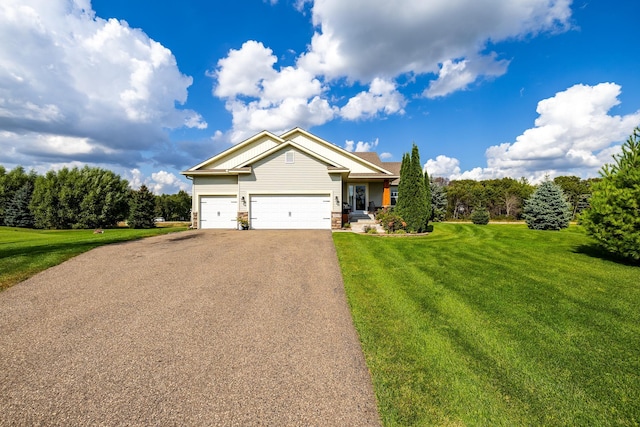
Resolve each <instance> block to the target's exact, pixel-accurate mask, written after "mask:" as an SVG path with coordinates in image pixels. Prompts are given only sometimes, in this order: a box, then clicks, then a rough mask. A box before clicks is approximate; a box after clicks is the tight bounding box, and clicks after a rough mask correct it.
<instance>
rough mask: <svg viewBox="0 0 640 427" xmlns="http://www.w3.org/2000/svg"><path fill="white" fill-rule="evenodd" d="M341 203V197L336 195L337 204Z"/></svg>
mask: <svg viewBox="0 0 640 427" xmlns="http://www.w3.org/2000/svg"><path fill="white" fill-rule="evenodd" d="M339 204H340V198H339V197H338V196H336V205H339Z"/></svg>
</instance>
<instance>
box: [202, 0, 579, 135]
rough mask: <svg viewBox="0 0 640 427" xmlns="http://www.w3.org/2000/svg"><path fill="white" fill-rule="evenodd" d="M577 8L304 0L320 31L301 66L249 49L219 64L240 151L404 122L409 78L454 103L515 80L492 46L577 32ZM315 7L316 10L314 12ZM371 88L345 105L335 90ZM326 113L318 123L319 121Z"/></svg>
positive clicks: (516, 1)
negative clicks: (288, 134) (380, 121)
mask: <svg viewBox="0 0 640 427" xmlns="http://www.w3.org/2000/svg"><path fill="white" fill-rule="evenodd" d="M570 4H571V0H513V1H509V2H505V1H503V0H487V1H484V2H478V1H476V0H461V1H455V2H452V1H449V0H430V1H428V2H425V1H424V0H400V1H399V2H389V1H387V0H350V1H344V0H315V1H314V0H296V1H295V2H294V7H295V8H296V9H297V10H299V11H300V12H301V13H306V12H307V11H310V13H311V19H312V23H313V25H314V26H315V28H316V30H315V32H314V34H313V36H312V38H311V40H310V43H309V45H308V48H307V51H306V52H303V53H302V54H300V55H299V56H298V58H297V60H296V63H295V66H289V67H283V68H277V61H278V58H277V56H276V55H275V54H274V52H273V51H272V50H271V49H270V48H268V47H265V46H264V45H263V44H262V43H260V42H258V41H253V40H249V41H247V42H245V43H244V44H243V45H242V47H240V48H239V49H231V50H230V51H229V53H228V55H227V56H226V57H225V58H222V59H220V60H219V61H218V64H217V67H216V69H215V70H213V71H211V72H209V73H208V74H209V76H211V77H212V78H214V80H215V87H214V91H213V93H214V95H215V96H217V97H219V98H222V99H224V100H225V103H226V107H227V110H228V111H229V112H231V114H232V116H233V128H232V129H231V131H230V132H228V134H227V136H228V138H229V139H230V140H231V141H232V142H238V141H240V140H242V139H243V138H245V137H247V136H249V135H251V134H253V133H255V132H259V131H261V130H263V129H269V130H272V131H281V130H286V129H289V128H291V127H294V126H302V127H310V126H316V125H320V124H324V123H326V122H328V121H330V120H333V119H336V118H342V119H344V120H360V119H370V118H374V117H378V116H384V115H392V114H403V113H404V108H405V106H406V104H407V100H406V98H405V96H404V95H403V94H402V93H401V92H400V91H399V90H398V88H397V83H396V80H397V79H398V78H399V77H401V76H408V77H409V78H412V77H414V76H416V75H433V76H434V79H432V80H431V82H430V83H429V84H428V86H427V87H426V88H421V89H420V93H418V94H414V95H422V96H425V97H429V98H435V97H440V96H446V95H448V94H450V93H452V92H455V91H457V90H462V89H466V88H468V87H469V86H470V85H471V84H473V83H475V82H478V81H480V80H483V79H487V78H493V77H497V76H500V75H502V74H504V73H505V72H506V71H507V68H508V65H509V60H508V59H505V58H499V57H498V55H497V54H496V53H495V52H487V51H486V46H487V45H488V43H490V42H491V43H497V42H501V41H505V40H510V39H517V38H522V37H525V36H531V35H536V34H538V33H540V32H554V31H564V30H566V29H567V28H569V18H570V17H571V9H570ZM308 5H311V6H310V7H309V8H307V6H308ZM355 82H359V83H360V84H361V85H363V86H365V87H368V88H367V90H364V91H361V92H360V93H358V94H356V95H355V96H353V97H352V98H350V99H348V100H346V103H344V104H342V105H337V104H336V101H335V100H333V99H332V98H331V96H330V95H328V94H329V93H330V92H331V89H332V88H333V87H334V86H335V85H343V84H347V85H351V84H354V83H355ZM318 113H319V114H318Z"/></svg>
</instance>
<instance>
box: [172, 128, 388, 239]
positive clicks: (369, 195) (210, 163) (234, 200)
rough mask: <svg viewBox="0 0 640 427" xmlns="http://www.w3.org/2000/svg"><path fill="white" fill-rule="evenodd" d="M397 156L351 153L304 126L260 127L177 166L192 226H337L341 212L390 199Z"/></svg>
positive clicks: (366, 208)
mask: <svg viewBox="0 0 640 427" xmlns="http://www.w3.org/2000/svg"><path fill="white" fill-rule="evenodd" d="M399 170H400V162H382V161H380V158H379V157H378V155H377V154H376V153H373V152H367V153H352V152H349V151H346V150H344V149H343V148H340V147H338V146H337V145H335V144H332V143H330V142H327V141H325V140H323V139H321V138H319V137H317V136H315V135H313V134H311V133H309V132H307V131H305V130H303V129H300V128H295V129H292V130H290V131H288V132H285V133H283V134H282V135H280V136H278V135H275V134H273V133H271V132H267V131H263V132H260V133H258V134H257V135H254V136H252V137H251V138H249V139H247V140H245V141H243V142H241V143H239V144H237V145H234V146H233V147H231V148H229V149H227V150H225V151H223V152H222V153H220V154H218V155H216V156H214V157H211V158H210V159H208V160H205V161H204V162H202V163H200V164H198V165H196V166H194V167H192V168H190V169H188V170H186V171H183V172H182V174H183V175H185V176H187V177H188V178H189V179H191V180H192V182H193V187H192V193H191V194H192V200H193V207H192V221H193V227H194V228H226V229H234V228H237V227H238V218H242V219H244V220H246V221H248V223H249V227H250V228H252V229H331V228H340V227H341V226H342V222H343V212H349V213H351V214H365V213H367V212H370V211H371V210H373V209H374V208H379V207H384V206H389V205H391V204H392V200H391V194H392V192H393V190H394V187H395V186H396V185H397V181H398V179H399Z"/></svg>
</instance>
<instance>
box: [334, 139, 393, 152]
mask: <svg viewBox="0 0 640 427" xmlns="http://www.w3.org/2000/svg"><path fill="white" fill-rule="evenodd" d="M377 146H378V138H376V139H375V141H371V142H365V141H358V142H355V141H352V140H346V141H345V142H344V149H345V150H347V151H351V152H354V151H355V152H357V153H360V152H366V151H372V150H374V149H375V148H376V147H377ZM387 154H388V153H387Z"/></svg>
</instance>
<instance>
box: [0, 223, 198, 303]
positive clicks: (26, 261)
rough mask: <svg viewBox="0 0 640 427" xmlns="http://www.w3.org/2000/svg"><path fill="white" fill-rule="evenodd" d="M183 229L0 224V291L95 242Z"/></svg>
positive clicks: (90, 247) (101, 243)
mask: <svg viewBox="0 0 640 427" xmlns="http://www.w3.org/2000/svg"><path fill="white" fill-rule="evenodd" d="M183 230H186V227H175V228H174V227H166V228H152V229H146V230H144V229H141V230H134V229H128V228H114V229H105V230H104V233H99V234H94V233H93V230H34V229H27V228H12V227H0V291H2V290H4V289H7V288H9V287H11V286H13V285H15V284H16V283H18V282H21V281H23V280H26V279H28V278H29V277H31V276H33V275H35V274H36V273H39V272H41V271H44V270H46V269H47V268H50V267H53V266H54V265H58V264H60V263H62V262H64V261H66V260H68V259H69V258H72V257H74V256H76V255H79V254H81V253H83V252H86V251H88V250H91V249H93V248H96V247H98V246H102V245H107V244H111V243H118V242H124V241H128V240H135V239H140V238H143V237H149V236H156V235H159V234H166V233H172V232H176V231H183Z"/></svg>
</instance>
